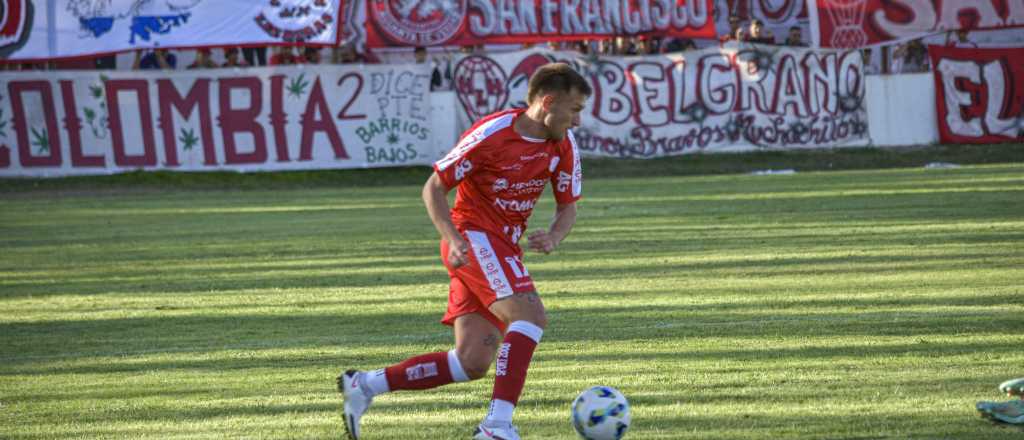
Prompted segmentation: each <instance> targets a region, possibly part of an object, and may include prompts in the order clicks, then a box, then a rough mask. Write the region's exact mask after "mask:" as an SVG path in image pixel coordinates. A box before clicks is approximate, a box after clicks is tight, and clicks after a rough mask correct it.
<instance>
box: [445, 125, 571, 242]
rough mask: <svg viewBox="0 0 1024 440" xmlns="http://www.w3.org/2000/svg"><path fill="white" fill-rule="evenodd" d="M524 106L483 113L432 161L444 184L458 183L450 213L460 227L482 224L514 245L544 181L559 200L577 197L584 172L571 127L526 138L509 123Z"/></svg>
mask: <svg viewBox="0 0 1024 440" xmlns="http://www.w3.org/2000/svg"><path fill="white" fill-rule="evenodd" d="M524 111H525V109H514V110H506V111H501V112H498V113H494V114H492V115H489V116H486V117H484V118H483V119H481V120H480V121H479V122H477V123H476V125H474V126H473V127H472V128H470V129H469V130H467V131H466V132H465V133H463V135H462V138H461V139H460V140H459V143H458V144H457V145H456V146H455V148H454V149H452V151H451V152H450V153H448V155H447V156H445V157H444V158H443V159H441V160H439V161H437V162H436V163H434V170H435V171H436V172H437V174H438V176H440V178H441V181H442V182H444V184H445V186H447V187H448V188H449V189H451V188H455V187H458V190H457V192H456V194H455V206H454V207H453V208H452V213H451V214H452V221H453V222H454V223H455V227H456V228H458V229H459V230H460V231H464V230H466V229H482V230H485V231H488V232H490V233H492V234H494V235H495V236H500V237H504V238H505V239H506V240H508V241H509V243H511V244H512V245H518V242H519V238H520V237H521V236H522V235H523V232H524V231H525V230H526V220H527V219H528V218H529V217H530V213H531V212H533V206H534V205H535V204H536V203H537V199H539V198H540V195H541V193H542V192H543V191H544V187H545V186H546V185H547V182H549V181H550V182H551V186H552V187H553V188H554V195H555V200H556V201H557V202H558V203H559V204H567V203H572V202H575V201H577V200H579V199H580V197H581V191H582V186H583V171H582V169H581V168H580V156H579V152H578V150H577V148H576V139H575V138H574V137H573V134H572V130H569V131H568V133H566V136H565V138H564V139H562V140H550V139H531V138H527V137H524V136H522V135H520V134H519V133H516V132H515V130H514V129H513V128H512V122H513V121H514V120H515V119H516V118H517V117H519V116H520V115H521V114H523V112H524Z"/></svg>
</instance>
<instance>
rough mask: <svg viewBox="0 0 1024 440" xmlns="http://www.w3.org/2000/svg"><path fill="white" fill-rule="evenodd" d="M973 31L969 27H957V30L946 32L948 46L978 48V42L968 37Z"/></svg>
mask: <svg viewBox="0 0 1024 440" xmlns="http://www.w3.org/2000/svg"><path fill="white" fill-rule="evenodd" d="M970 32H971V31H969V30H967V29H957V30H956V32H949V33H947V34H946V46H949V47H970V48H975V49H977V48H978V43H975V42H973V41H971V40H970V38H968V35H969V34H970ZM954 34H956V40H953V35H954Z"/></svg>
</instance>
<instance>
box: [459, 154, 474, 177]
mask: <svg viewBox="0 0 1024 440" xmlns="http://www.w3.org/2000/svg"><path fill="white" fill-rule="evenodd" d="M472 169H473V162H470V161H469V159H464V160H463V161H462V162H459V164H458V165H456V166H455V180H462V178H463V177H466V173H468V172H469V171H470V170H472Z"/></svg>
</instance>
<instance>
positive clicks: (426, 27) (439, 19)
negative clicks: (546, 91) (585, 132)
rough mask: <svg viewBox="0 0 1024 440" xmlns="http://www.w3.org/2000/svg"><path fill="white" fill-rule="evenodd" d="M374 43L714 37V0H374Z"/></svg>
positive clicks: (370, 15) (370, 37)
mask: <svg viewBox="0 0 1024 440" xmlns="http://www.w3.org/2000/svg"><path fill="white" fill-rule="evenodd" d="M366 4H367V12H366V15H367V21H368V23H367V26H366V31H367V36H366V40H367V45H368V46H370V47H388V46H437V45H477V44H504V43H541V42H547V41H565V40H586V39H603V38H611V37H614V36H616V35H660V36H675V37H691V38H715V23H714V18H713V17H712V0H626V1H623V0H522V1H513V0H472V1H470V0H419V1H414V0H406V1H400V0H367V1H366Z"/></svg>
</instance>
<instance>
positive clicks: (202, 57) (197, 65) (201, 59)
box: [186, 48, 217, 69]
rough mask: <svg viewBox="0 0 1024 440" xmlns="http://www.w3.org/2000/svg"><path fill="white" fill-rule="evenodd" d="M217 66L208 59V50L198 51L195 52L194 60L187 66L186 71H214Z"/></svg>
mask: <svg viewBox="0 0 1024 440" xmlns="http://www.w3.org/2000/svg"><path fill="white" fill-rule="evenodd" d="M216 67H217V64H216V63H214V62H213V60H212V59H211V58H210V49H206V48H203V49H199V50H197V51H196V60H195V61H193V62H192V64H189V65H188V67H186V69H215V68H216Z"/></svg>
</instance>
